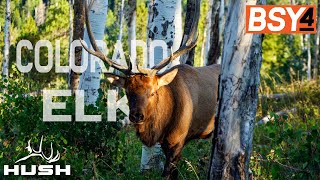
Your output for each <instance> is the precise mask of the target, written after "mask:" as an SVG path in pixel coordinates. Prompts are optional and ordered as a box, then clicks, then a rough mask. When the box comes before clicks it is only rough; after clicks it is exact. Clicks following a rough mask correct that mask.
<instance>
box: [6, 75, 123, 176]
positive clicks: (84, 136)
mask: <svg viewBox="0 0 320 180" xmlns="http://www.w3.org/2000/svg"><path fill="white" fill-rule="evenodd" d="M0 84H1V87H0V91H1V92H3V90H4V89H6V93H0V149H1V153H0V167H3V165H4V164H9V165H13V164H14V163H15V161H16V160H18V159H19V158H22V157H24V156H26V155H27V154H28V152H27V151H26V150H25V149H24V147H26V146H27V142H28V140H30V139H31V144H32V146H33V147H34V149H37V148H38V144H39V141H40V137H41V136H44V145H43V147H44V149H45V154H49V152H50V151H49V150H50V149H49V147H50V142H52V143H53V147H54V149H55V151H54V152H56V150H58V151H59V152H60V153H61V160H60V161H58V162H57V163H59V164H61V165H66V164H68V165H71V169H72V176H73V177H74V178H83V175H85V176H84V177H93V176H96V174H101V175H104V176H105V174H107V173H108V172H109V171H111V170H112V171H114V172H116V173H121V172H123V171H125V166H124V163H125V160H126V153H125V152H124V143H125V139H126V136H125V132H124V131H120V129H121V123H120V122H119V121H118V122H116V123H110V122H107V119H106V118H107V114H106V112H105V108H106V101H107V100H106V97H107V96H106V92H103V91H101V92H100V98H99V100H98V101H97V102H98V103H97V108H95V107H93V106H92V105H91V106H89V107H86V112H85V114H87V115H90V114H100V115H102V122H99V123H94V122H88V123H79V122H75V121H74V117H75V104H74V97H69V98H65V97H59V98H56V99H55V101H58V102H66V109H65V110H55V111H53V114H56V115H72V119H73V120H72V122H43V121H42V119H43V117H42V114H43V112H42V107H43V103H42V101H43V99H42V96H31V95H29V94H28V93H29V85H30V82H27V81H25V80H24V79H22V78H21V79H14V80H13V79H9V80H7V79H4V80H0ZM5 84H7V85H5ZM119 113H120V112H119ZM118 117H120V118H123V117H124V116H123V115H122V114H121V113H120V114H119V116H118ZM119 120H120V119H119ZM22 164H26V165H31V164H45V162H44V161H43V160H41V158H31V159H29V160H28V161H24V162H23V163H22ZM0 171H1V170H0ZM1 174H2V173H1Z"/></svg>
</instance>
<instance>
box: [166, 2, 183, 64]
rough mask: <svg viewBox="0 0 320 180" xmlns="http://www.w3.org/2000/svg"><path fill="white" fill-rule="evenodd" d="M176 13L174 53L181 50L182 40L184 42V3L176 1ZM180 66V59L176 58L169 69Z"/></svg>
mask: <svg viewBox="0 0 320 180" xmlns="http://www.w3.org/2000/svg"><path fill="white" fill-rule="evenodd" d="M176 2H177V5H176V11H175V17H174V41H173V48H172V49H173V51H176V50H178V49H179V47H180V44H181V40H182V34H183V29H182V3H181V0H176ZM178 64H180V57H178V58H176V59H175V60H174V61H173V62H172V63H171V64H170V65H169V67H172V66H175V65H178Z"/></svg>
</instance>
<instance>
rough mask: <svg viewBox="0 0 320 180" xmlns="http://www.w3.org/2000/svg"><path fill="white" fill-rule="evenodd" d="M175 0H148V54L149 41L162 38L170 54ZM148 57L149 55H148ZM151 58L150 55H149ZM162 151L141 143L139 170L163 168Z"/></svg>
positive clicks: (159, 52) (160, 56) (156, 58)
mask: <svg viewBox="0 0 320 180" xmlns="http://www.w3.org/2000/svg"><path fill="white" fill-rule="evenodd" d="M180 2H181V1H180ZM176 5H177V1H176V0H167V1H162V0H150V1H149V13H148V16H149V17H148V26H147V28H148V29H147V33H148V37H147V39H148V40H147V46H148V54H149V53H150V51H151V49H150V42H151V41H153V40H164V41H165V43H166V45H167V48H166V49H164V51H166V52H167V55H170V53H171V48H173V43H174V39H175V15H176V12H175V11H176ZM162 51H163V50H162V48H161V47H156V48H155V49H154V64H158V63H159V62H160V61H161V60H162V59H164V58H166V57H163V54H162ZM148 58H150V57H149V55H148ZM151 58H152V57H151ZM148 63H149V66H153V65H154V64H153V63H152V62H151V59H148ZM162 158H163V153H162V150H161V146H160V144H159V143H157V144H156V145H155V146H153V147H151V148H149V147H147V146H145V145H142V156H141V164H140V169H141V171H145V170H149V169H152V168H156V169H163V162H161V159H162Z"/></svg>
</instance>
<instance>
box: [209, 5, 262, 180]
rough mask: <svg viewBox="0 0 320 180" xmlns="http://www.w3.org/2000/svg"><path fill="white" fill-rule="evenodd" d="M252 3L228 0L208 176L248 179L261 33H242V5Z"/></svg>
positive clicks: (259, 65)
mask: <svg viewBox="0 0 320 180" xmlns="http://www.w3.org/2000/svg"><path fill="white" fill-rule="evenodd" d="M256 3H257V1H254V0H251V1H239V0H231V1H230V6H229V12H228V18H227V22H226V27H225V31H224V50H223V56H222V71H221V76H220V89H219V97H220V98H219V101H220V102H219V106H218V113H217V117H216V124H215V127H216V128H215V130H214V138H213V146H212V155H211V161H210V167H209V174H208V179H248V178H249V161H250V153H251V149H252V138H253V127H254V121H255V116H256V110H257V103H258V87H259V84H260V68H261V62H262V55H261V46H262V35H260V34H255V35H253V34H246V33H245V6H246V4H251V5H253V4H256ZM261 3H262V2H261V1H259V2H258V4H261ZM264 3H265V2H263V4H264Z"/></svg>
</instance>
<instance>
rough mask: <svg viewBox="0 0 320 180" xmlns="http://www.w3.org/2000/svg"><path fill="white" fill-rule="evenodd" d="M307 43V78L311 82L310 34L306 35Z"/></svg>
mask: <svg viewBox="0 0 320 180" xmlns="http://www.w3.org/2000/svg"><path fill="white" fill-rule="evenodd" d="M306 42H307V57H308V58H307V78H308V81H310V80H311V45H310V34H307V35H306Z"/></svg>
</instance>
